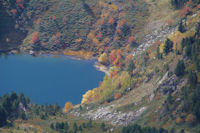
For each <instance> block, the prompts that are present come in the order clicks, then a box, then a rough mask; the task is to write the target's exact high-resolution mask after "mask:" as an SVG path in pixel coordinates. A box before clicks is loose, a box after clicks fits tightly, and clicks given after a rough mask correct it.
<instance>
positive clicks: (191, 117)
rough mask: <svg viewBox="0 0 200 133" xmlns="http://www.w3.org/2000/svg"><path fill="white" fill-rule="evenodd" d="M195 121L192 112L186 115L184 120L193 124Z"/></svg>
mask: <svg viewBox="0 0 200 133" xmlns="http://www.w3.org/2000/svg"><path fill="white" fill-rule="evenodd" d="M195 121H196V117H195V116H194V115H193V114H189V115H187V117H186V119H185V122H186V123H188V124H193V123H194V122H195Z"/></svg>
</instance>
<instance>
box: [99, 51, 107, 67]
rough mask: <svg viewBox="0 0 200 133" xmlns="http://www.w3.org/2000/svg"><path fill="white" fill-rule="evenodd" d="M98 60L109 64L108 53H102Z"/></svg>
mask: <svg viewBox="0 0 200 133" xmlns="http://www.w3.org/2000/svg"><path fill="white" fill-rule="evenodd" d="M98 62H99V63H101V64H103V65H107V64H108V56H107V54H106V53H103V54H101V56H100V57H99V58H98Z"/></svg>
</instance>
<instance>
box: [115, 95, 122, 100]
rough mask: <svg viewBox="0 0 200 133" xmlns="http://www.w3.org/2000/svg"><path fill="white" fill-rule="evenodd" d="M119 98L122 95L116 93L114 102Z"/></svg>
mask: <svg viewBox="0 0 200 133" xmlns="http://www.w3.org/2000/svg"><path fill="white" fill-rule="evenodd" d="M121 97H122V94H121V93H116V94H115V96H114V98H115V100H116V99H119V98H121Z"/></svg>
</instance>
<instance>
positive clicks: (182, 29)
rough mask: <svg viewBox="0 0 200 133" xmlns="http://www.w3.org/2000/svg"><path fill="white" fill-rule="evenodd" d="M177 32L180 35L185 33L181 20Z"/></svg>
mask: <svg viewBox="0 0 200 133" xmlns="http://www.w3.org/2000/svg"><path fill="white" fill-rule="evenodd" d="M178 31H180V32H181V33H183V32H185V28H184V26H183V21H182V20H181V22H180V23H179V25H178Z"/></svg>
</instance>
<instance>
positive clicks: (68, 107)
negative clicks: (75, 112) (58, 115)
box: [64, 102, 73, 112]
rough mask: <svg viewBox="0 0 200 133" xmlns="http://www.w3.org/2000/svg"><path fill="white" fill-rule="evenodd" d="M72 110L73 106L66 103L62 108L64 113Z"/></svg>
mask: <svg viewBox="0 0 200 133" xmlns="http://www.w3.org/2000/svg"><path fill="white" fill-rule="evenodd" d="M72 108H73V105H72V103H71V102H66V104H65V107H64V112H68V111H70V110H71V109H72Z"/></svg>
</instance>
